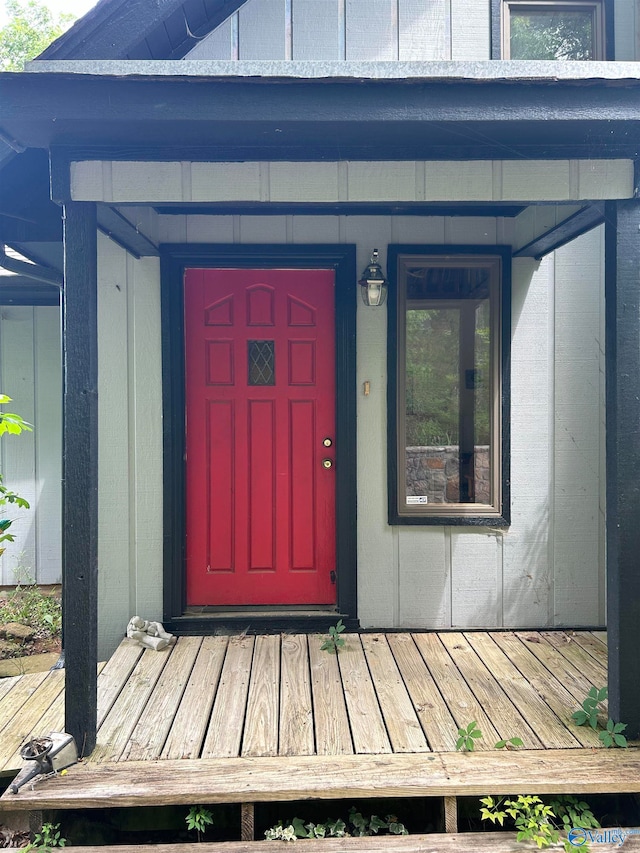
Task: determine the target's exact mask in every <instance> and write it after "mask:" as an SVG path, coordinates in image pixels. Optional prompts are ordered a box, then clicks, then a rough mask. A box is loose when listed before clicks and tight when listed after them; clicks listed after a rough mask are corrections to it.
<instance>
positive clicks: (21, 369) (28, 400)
mask: <svg viewBox="0 0 640 853" xmlns="http://www.w3.org/2000/svg"><path fill="white" fill-rule="evenodd" d="M33 326H34V309H33V308H31V307H29V306H7V307H5V308H3V309H2V353H1V358H2V380H3V383H4V387H3V388H1V389H0V391H2V393H3V394H7V395H8V396H9V397H11V398H12V402H11V403H9V404H8V405H7V407H5V408H7V411H9V412H17V413H18V414H19V415H21V416H22V417H23V418H24V420H25V421H28V422H29V423H31V424H33V423H34V421H35V389H34V367H35V365H34V339H33V338H34V328H33ZM0 442H1V443H2V453H3V460H2V461H3V465H2V472H1V473H2V476H3V480H4V483H5V485H6V486H7V487H8V488H10V489H12V490H13V491H15V492H17V493H18V494H19V495H21V496H22V497H23V498H25V499H26V500H28V501H29V503H30V505H31V509H17V508H14V507H12V506H11V505H9V506H8V507H7V509H6V512H5V513H3V515H5V514H6V516H7V517H8V518H11V519H13V524H12V525H11V533H12V534H13V535H14V536H15V542H9V543H8V544H7V545H6V549H7V550H6V551H5V554H4V555H3V557H2V562H3V574H2V578H3V579H2V582H3V583H6V584H13V583H16V582H17V581H18V580H20V579H22V581H23V582H24V581H26V580H34V579H35V577H36V517H35V506H36V497H37V495H36V481H35V477H36V456H35V434H34V433H33V432H23V433H22V434H21V435H9V434H8V433H5V435H3V436H2V438H1V439H0Z"/></svg>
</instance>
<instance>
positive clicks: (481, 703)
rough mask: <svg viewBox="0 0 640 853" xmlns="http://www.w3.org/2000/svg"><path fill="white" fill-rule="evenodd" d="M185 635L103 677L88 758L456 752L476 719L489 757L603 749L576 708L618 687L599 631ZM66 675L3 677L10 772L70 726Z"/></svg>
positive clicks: (0, 743)
mask: <svg viewBox="0 0 640 853" xmlns="http://www.w3.org/2000/svg"><path fill="white" fill-rule="evenodd" d="M321 642H322V638H321V637H320V636H316V635H310V636H306V635H302V634H295V635H288V634H284V635H266V636H256V637H253V636H231V637H226V636H215V637H204V638H203V637H182V638H180V639H179V640H178V642H177V644H176V645H175V646H174V647H172V648H170V649H168V650H166V651H163V652H153V651H150V650H146V651H143V650H142V649H140V648H139V647H138V646H137V645H135V644H134V643H133V642H132V641H129V640H123V642H122V643H121V644H120V646H119V648H118V649H117V650H116V652H115V654H114V655H113V657H112V658H111V659H110V660H109V661H108V662H107V664H106V665H104V668H103V669H102V671H101V673H100V675H99V678H98V725H99V730H98V742H97V746H96V749H95V750H94V752H93V753H92V755H91V756H90V757H89V758H88V761H89V762H90V763H96V764H100V763H113V762H123V761H149V760H156V759H158V760H163V759H167V760H171V759H217V758H234V757H268V756H311V755H324V756H339V755H388V754H391V753H405V754H406V753H426V752H450V751H455V742H456V738H457V729H458V727H460V726H466V725H467V724H468V723H470V722H471V721H472V720H475V721H476V722H477V724H478V727H479V728H480V729H481V731H482V733H483V738H482V739H481V740H478V741H477V742H476V749H477V750H479V751H483V750H493V749H494V745H495V743H496V742H497V741H498V740H500V739H503V738H510V737H514V736H517V737H520V738H522V740H523V742H524V747H523V748H524V749H525V750H544V749H547V750H549V749H552V750H555V749H576V748H580V747H582V748H591V747H598V748H599V747H600V743H599V741H598V737H597V734H596V733H595V732H593V731H592V730H591V729H590V728H588V727H587V728H585V727H582V728H578V727H576V726H575V725H573V723H572V722H571V714H572V713H573V712H574V711H575V710H576V709H577V708H578V707H579V706H580V703H581V701H582V700H583V699H584V697H585V696H586V694H587V692H588V690H589V688H590V687H591V686H592V685H596V686H598V687H601V686H603V685H604V684H606V681H607V672H606V638H605V635H604V634H603V633H600V632H595V633H594V632H583V631H576V632H534V631H524V632H468V633H454V632H447V633H416V634H411V633H386V634H385V633H375V634H360V635H358V634H350V635H348V636H347V644H346V646H345V648H344V649H342V650H341V651H340V653H339V654H338V655H337V656H336V655H334V654H329V653H328V652H325V651H321V650H320V645H321ZM63 690H64V673H63V672H61V671H55V672H49V673H39V674H35V675H25V676H22V677H19V678H13V679H4V680H2V681H1V682H0V732H1V736H0V773H9V772H13V771H15V770H17V769H18V768H19V766H20V764H21V762H20V760H19V754H18V750H19V747H20V745H21V744H22V742H23V741H24V740H25V739H26V738H28V737H29V736H30V735H32V734H44V733H46V732H48V731H51V730H60V729H62V728H63V702H64V696H63Z"/></svg>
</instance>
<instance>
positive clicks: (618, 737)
mask: <svg viewBox="0 0 640 853" xmlns="http://www.w3.org/2000/svg"><path fill="white" fill-rule="evenodd" d="M607 696H608V691H607V688H606V687H600V688H598V687H592V688H591V689H590V690H589V693H588V694H587V698H586V699H585V700H584V702H583V703H582V707H581V708H580V710H579V711H576V712H575V713H574V714H572V715H571V719H572V720H573V722H574V723H575V724H576V725H577V726H584V725H586V724H587V723H588V724H589V725H590V726H591V728H592V729H593V730H594V731H595V730H596V729H597V728H598V723H599V717H598V715H599V713H600V712H601V711H603V710H604V709H603V708H602V707H601V703H602V702H604V701H605V699H606V698H607ZM626 728H627V724H626V723H616V722H614V721H613V720H612V719H609V720H607V723H606V725H604V726H603V728H602V731H600V732H599V733H598V738H599V739H600V741H601V742H602V745H603V746H605V747H607V748H610V747H615V746H619V747H622V748H626V747H627V746H628V745H629V744H628V743H627V739H626V737H625V736H624V735H623V734H622V732H623V731H624V730H625V729H626Z"/></svg>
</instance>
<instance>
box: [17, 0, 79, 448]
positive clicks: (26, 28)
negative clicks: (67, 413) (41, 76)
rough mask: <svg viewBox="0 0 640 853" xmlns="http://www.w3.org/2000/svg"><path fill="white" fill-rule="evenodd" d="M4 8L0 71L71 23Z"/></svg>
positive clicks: (21, 0) (39, 11)
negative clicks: (6, 21)
mask: <svg viewBox="0 0 640 853" xmlns="http://www.w3.org/2000/svg"><path fill="white" fill-rule="evenodd" d="M5 8H6V11H7V15H8V17H9V23H8V24H6V25H5V26H4V27H2V28H0V71H22V67H23V65H24V63H25V62H27V61H28V60H30V59H33V58H34V57H35V56H38V54H40V53H42V51H43V50H44V49H45V48H46V47H48V45H49V44H51V42H52V41H53V40H54V39H56V38H58V36H60V35H62V33H63V32H64V31H65V30H66V29H68V27H69V25H70V24H71V23H72V22H73V21H74V16H73V15H69V14H64V15H59V16H56V17H54V15H53V14H52V13H51V11H50V10H49V9H48V8H47V6H44V5H43V4H42V3H40V2H38V0H5ZM0 434H1V433H0Z"/></svg>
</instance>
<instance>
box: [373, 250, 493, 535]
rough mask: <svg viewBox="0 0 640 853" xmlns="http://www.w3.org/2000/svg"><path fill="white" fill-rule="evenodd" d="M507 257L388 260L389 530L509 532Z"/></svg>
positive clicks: (399, 257) (401, 256)
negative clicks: (391, 268) (456, 526)
mask: <svg viewBox="0 0 640 853" xmlns="http://www.w3.org/2000/svg"><path fill="white" fill-rule="evenodd" d="M503 255H504V253H501V254H500V255H476V254H473V255H468V254H460V255H453V256H452V255H436V254H434V255H431V254H429V255H423V254H413V253H412V254H409V253H402V252H401V253H398V254H397V256H396V255H395V254H394V253H393V251H390V263H391V262H394V261H393V260H392V258H394V257H395V264H396V299H395V303H394V306H393V308H392V311H391V313H392V314H395V320H394V321H392V323H390V340H389V351H390V353H391V354H392V359H393V360H394V361H395V369H394V377H393V378H394V380H395V381H394V382H393V383H392V384H391V385H390V388H392V389H393V393H392V394H390V398H391V397H393V403H392V411H391V412H390V423H391V424H392V432H394V433H395V434H394V437H393V439H392V445H393V447H392V448H391V450H390V453H391V454H392V459H391V460H390V462H391V464H390V471H391V472H393V473H392V476H391V477H390V484H389V485H390V495H391V496H392V497H391V501H390V520H391V523H403V522H406V523H432V524H433V523H443V524H444V523H470V519H474V520H475V521H473V522H471V523H485V522H486V523H494V524H496V523H498V524H499V523H501V522H502V523H506V515H505V499H506V497H507V495H506V489H505V482H504V479H505V474H506V470H505V460H504V440H505V435H504V432H505V429H504V423H503V420H504V405H503V404H504V393H503V392H504V389H505V387H506V382H507V377H506V376H505V369H506V368H505V365H506V360H505V358H504V355H505V346H508V342H505V341H503V334H502V329H503V318H504V312H505V302H504V284H503V277H504V266H505V259H504V257H503ZM393 338H395V340H393ZM483 520H484V521H483Z"/></svg>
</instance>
